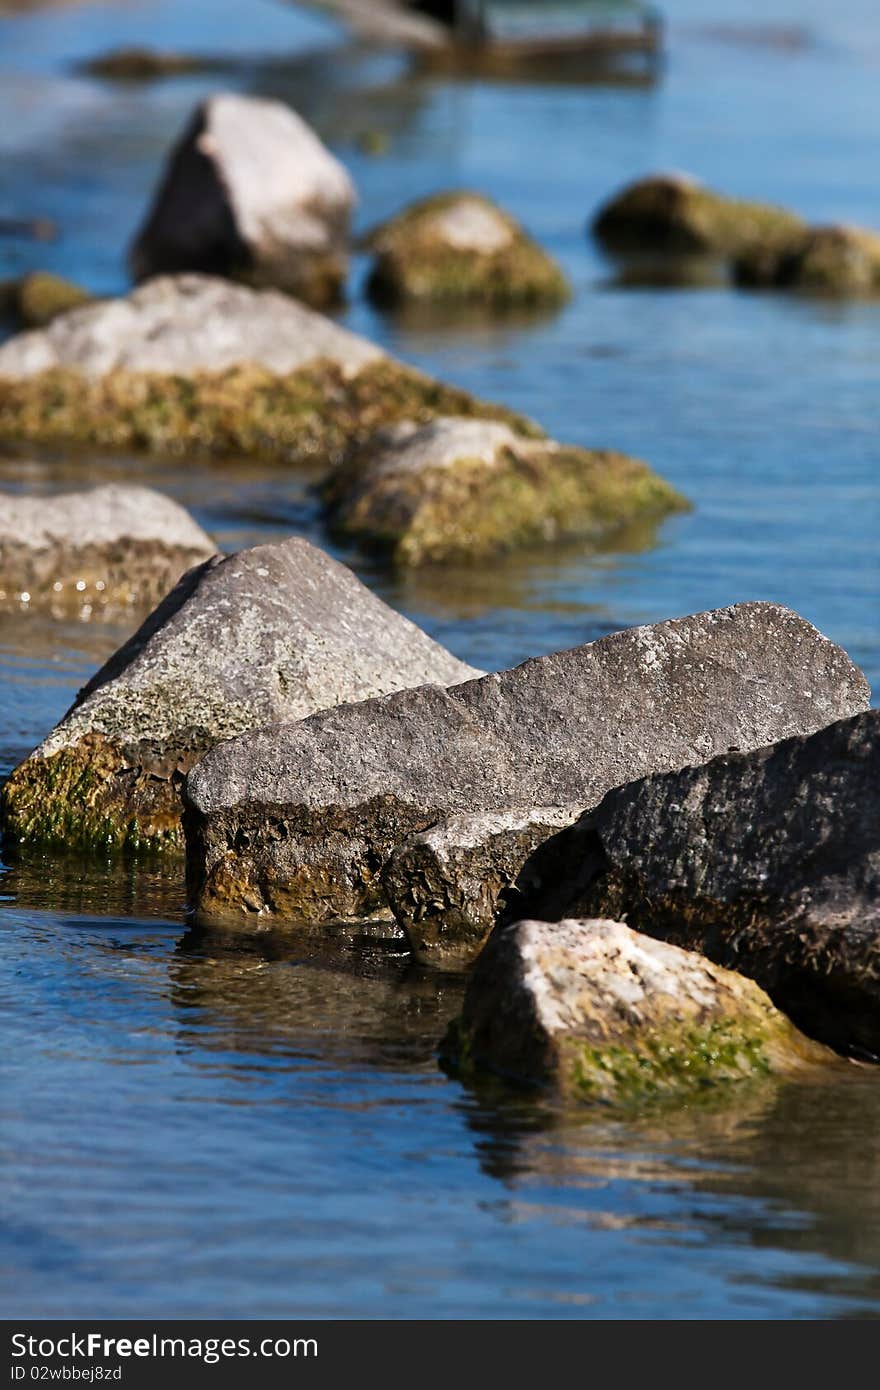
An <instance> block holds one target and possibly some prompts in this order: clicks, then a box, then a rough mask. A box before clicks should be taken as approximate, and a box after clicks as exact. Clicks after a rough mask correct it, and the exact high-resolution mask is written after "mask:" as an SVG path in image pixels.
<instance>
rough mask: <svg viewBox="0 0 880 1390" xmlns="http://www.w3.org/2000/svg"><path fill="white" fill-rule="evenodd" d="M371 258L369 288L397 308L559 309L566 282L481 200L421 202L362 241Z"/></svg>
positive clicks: (474, 196)
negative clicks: (413, 304)
mask: <svg viewBox="0 0 880 1390" xmlns="http://www.w3.org/2000/svg"><path fill="white" fill-rule="evenodd" d="M367 246H368V249H369V250H371V251H372V252H373V254H374V256H375V262H374V265H373V269H372V272H371V274H370V279H369V282H368V289H369V291H370V293H371V294H372V295H373V296H374V298H376V299H378V300H380V301H383V302H390V303H395V302H397V301H401V300H418V301H421V302H430V301H438V302H447V303H448V302H450V301H453V302H462V301H469V302H474V301H480V302H482V303H486V304H491V305H496V306H499V307H503V306H505V305H512V304H529V303H532V304H534V303H561V302H562V301H563V300H564V299H566V298H567V297H568V295H569V286H568V282H567V281H566V279H565V276H564V275H563V273H562V271H561V270H560V268H559V266H558V265H557V264H556V262H555V261H554V260H553V259H552V257H550V256H549V255H548V254H547V252H546V251H543V250H542V249H541V247H540V246H538V245H537V243H536V242H534V241H533V240H532V239H531V237H529V236H528V235H527V233H526V232H525V231H524V230H523V228H522V227H521V226H520V225H519V223H518V222H516V221H515V220H514V218H512V217H510V216H509V215H508V214H507V213H506V212H503V211H502V209H501V208H499V207H497V206H496V204H495V203H493V202H491V201H490V199H488V198H484V197H482V196H481V195H480V194H478V193H468V192H453V193H441V194H435V195H433V196H432V197H430V198H424V199H421V200H420V201H419V202H417V203H413V205H412V206H411V207H409V208H406V209H405V210H404V211H403V212H401V213H398V215H397V216H396V217H392V218H391V220H390V221H388V222H385V223H383V225H382V226H381V227H378V228H376V230H375V231H373V232H372V233H371V234H370V236H369V237H368V239H367Z"/></svg>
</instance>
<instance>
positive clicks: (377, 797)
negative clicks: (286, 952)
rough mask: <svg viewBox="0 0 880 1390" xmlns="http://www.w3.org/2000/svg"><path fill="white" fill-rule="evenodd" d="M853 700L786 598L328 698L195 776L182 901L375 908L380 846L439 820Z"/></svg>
mask: <svg viewBox="0 0 880 1390" xmlns="http://www.w3.org/2000/svg"><path fill="white" fill-rule="evenodd" d="M867 703H868V687H867V683H866V681H865V679H864V677H863V676H862V674H861V672H860V671H858V670H857V668H856V667H855V666H854V665H853V664H852V662H851V661H850V660H849V658H848V657H847V655H846V653H845V652H843V651H841V650H840V648H839V647H835V646H834V645H833V644H832V643H830V642H829V641H827V639H826V638H824V637H822V636H821V634H819V633H818V632H817V631H816V629H815V628H814V627H812V626H811V625H810V624H809V623H807V622H804V620H803V619H802V618H799V617H798V616H797V614H795V613H792V612H790V611H788V610H787V609H784V608H780V607H778V606H777V605H775V604H765V603H746V604H740V605H737V606H736V607H734V608H727V609H720V610H718V611H717V612H713V613H702V614H698V615H696V616H694V617H689V618H679V619H676V620H674V621H672V622H667V623H658V624H657V625H656V626H653V627H642V628H634V629H631V630H630V631H627V632H620V633H616V634H614V635H613V636H611V637H605V638H603V639H602V640H601V641H598V642H594V643H592V644H590V645H588V646H583V647H576V648H574V650H572V651H566V652H558V653H556V654H555V655H553V656H549V657H541V658H538V659H535V660H533V661H527V662H526V663H525V664H524V665H522V666H518V667H516V668H515V669H514V670H511V671H504V672H501V673H500V674H497V675H491V676H486V677H484V678H483V679H482V680H478V681H471V682H468V683H466V684H464V685H461V686H458V687H456V688H455V689H452V690H442V689H439V688H437V687H435V686H424V687H422V688H421V689H419V690H410V691H406V692H404V693H401V694H398V695H391V696H388V697H386V698H385V699H383V700H372V701H367V702H364V703H362V704H358V705H350V706H347V707H346V708H345V709H339V710H332V711H328V712H327V713H324V714H320V715H317V716H314V717H313V718H311V719H308V720H304V721H303V722H302V723H300V724H297V725H286V726H284V727H278V728H272V729H267V730H263V731H261V732H257V733H253V734H248V735H246V736H244V737H242V738H237V739H234V740H231V741H229V742H227V743H225V744H223V745H221V746H219V747H217V748H215V749H213V750H212V752H211V753H210V754H209V755H208V756H207V757H206V758H204V759H203V760H202V761H201V762H200V764H199V765H198V767H197V768H195V769H194V770H193V771H192V773H191V774H190V776H189V779H188V785H187V793H186V796H187V803H188V813H187V817H186V832H187V861H188V862H187V873H188V877H189V881H190V890H191V896H192V898H193V900H194V901H195V902H196V903H197V904H198V906H199V907H200V908H201V909H202V911H203V912H205V913H206V914H213V913H218V914H229V915H232V916H236V917H238V919H239V920H240V919H241V914H247V913H263V914H265V915H270V914H273V913H274V914H278V915H280V916H285V915H286V916H289V917H298V918H306V919H312V920H314V919H321V918H324V919H327V920H330V919H333V918H335V917H342V918H352V917H358V916H369V915H371V914H376V913H383V912H384V913H387V912H388V908H387V903H386V900H385V897H384V892H383V889H382V885H381V870H382V867H383V865H384V864H385V862H386V860H387V859H388V857H389V855H390V854H391V852H392V851H393V850H394V849H396V848H397V846H398V845H400V844H401V843H402V842H403V841H404V840H405V839H406V838H407V837H408V836H410V835H412V834H415V833H417V832H418V831H421V830H426V829H427V828H428V827H429V826H431V825H433V824H434V823H436V822H437V821H439V820H442V819H444V818H445V817H447V816H449V815H461V814H471V813H475V812H477V813H478V812H484V811H500V810H506V809H511V808H514V807H522V806H552V805H568V804H575V803H578V804H581V805H584V806H595V805H596V804H597V803H598V802H599V800H600V799H601V798H602V796H603V795H604V794H605V792H606V791H608V790H609V788H611V787H614V786H619V785H621V784H622V783H624V782H630V781H632V780H633V779H634V778H636V777H641V776H644V775H645V774H646V773H647V772H649V771H659V770H666V769H671V768H676V767H682V766H685V765H687V764H689V763H696V762H704V761H705V760H706V759H707V758H711V757H712V756H713V755H714V754H717V753H720V752H722V751H727V750H728V749H730V748H732V747H733V748H756V747H760V746H761V745H763V744H766V743H769V742H772V740H773V739H776V738H783V737H786V736H787V735H789V734H793V733H802V732H804V731H812V730H814V729H817V728H821V727H822V726H823V725H825V724H827V723H829V722H830V721H831V720H833V719H837V718H840V717H841V716H843V715H847V714H852V713H854V712H855V711H857V710H860V709H863V708H865V706H866V705H867Z"/></svg>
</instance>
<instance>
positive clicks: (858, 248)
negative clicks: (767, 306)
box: [734, 227, 880, 295]
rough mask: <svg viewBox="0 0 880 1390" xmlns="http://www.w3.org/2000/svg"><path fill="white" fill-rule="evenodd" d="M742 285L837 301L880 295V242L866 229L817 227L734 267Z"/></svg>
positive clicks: (743, 258) (748, 254) (753, 253)
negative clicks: (833, 297)
mask: <svg viewBox="0 0 880 1390" xmlns="http://www.w3.org/2000/svg"><path fill="white" fill-rule="evenodd" d="M734 276H735V279H736V281H737V283H738V284H740V285H746V286H749V287H753V288H762V289H763V288H768V289H792V290H800V291H802V292H804V293H813V294H833V295H874V294H880V236H878V235H877V233H876V232H869V231H865V230H864V228H861V227H814V228H811V229H810V230H809V231H806V232H802V233H800V234H799V235H796V236H793V237H790V238H788V240H787V241H785V242H784V243H783V244H782V245H781V246H779V245H775V246H770V247H762V248H755V249H753V250H751V251H750V252H746V253H744V254H743V255H741V256H740V257H739V258H738V259H737V261H736V263H735V265H734Z"/></svg>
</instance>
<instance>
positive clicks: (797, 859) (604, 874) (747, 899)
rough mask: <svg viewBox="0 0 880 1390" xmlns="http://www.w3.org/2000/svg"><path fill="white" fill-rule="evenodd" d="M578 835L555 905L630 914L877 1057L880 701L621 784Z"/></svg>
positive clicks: (828, 1038)
mask: <svg viewBox="0 0 880 1390" xmlns="http://www.w3.org/2000/svg"><path fill="white" fill-rule="evenodd" d="M568 838H569V839H570V846H569V850H568V853H567V859H568V868H567V882H568V886H569V893H568V894H567V895H566V894H565V891H564V888H565V881H566V880H565V877H563V878H562V880H561V882H560V884H559V885H558V888H559V889H560V890H561V891H557V892H555V893H554V898H555V902H554V906H556V905H558V904H560V903H563V904H564V907H563V910H564V911H566V912H582V911H586V912H603V913H604V912H609V913H614V914H615V915H620V914H621V913H626V914H627V915H628V917H629V919H630V920H631V921H633V922H635V923H637V924H638V926H639V929H640V930H642V931H646V932H649V933H650V934H651V935H653V936H658V937H662V938H664V939H668V940H672V941H675V942H677V943H679V944H680V945H683V946H691V947H695V948H698V949H700V950H702V951H704V952H705V954H706V955H707V956H709V957H710V958H711V959H712V960H715V961H718V962H720V963H721V964H722V965H728V966H735V967H736V969H738V970H741V971H743V972H744V973H745V974H748V975H750V976H752V977H753V978H754V979H755V980H757V981H758V983H759V984H760V985H762V986H763V988H764V989H766V990H767V992H768V993H769V994H770V996H771V998H772V999H773V1000H774V1001H775V1003H776V1004H777V1005H778V1006H779V1007H780V1008H782V1009H785V1011H786V1012H787V1013H788V1014H790V1015H791V1017H792V1018H793V1019H794V1021H795V1022H796V1023H797V1024H798V1026H799V1027H801V1028H803V1029H804V1031H805V1032H807V1033H809V1034H810V1035H811V1036H813V1037H816V1038H819V1039H820V1040H821V1041H823V1042H826V1043H829V1044H830V1045H831V1046H833V1047H836V1048H837V1049H838V1050H840V1051H843V1052H850V1053H854V1054H855V1055H861V1056H864V1055H868V1056H870V1057H871V1058H873V1059H878V1058H880V711H878V710H868V711H867V712H865V713H861V714H857V715H856V716H855V717H853V718H850V719H843V720H841V721H840V722H837V723H834V724H832V725H831V726H830V727H829V728H826V729H822V730H821V731H820V732H819V733H814V734H812V736H811V737H798V738H791V739H787V740H785V741H783V742H780V743H777V744H775V745H774V746H772V747H768V748H761V749H759V750H758V751H756V752H750V753H737V754H733V755H729V756H726V757H719V758H716V759H714V760H713V761H711V762H708V763H706V765H705V766H703V767H696V768H686V769H685V770H684V771H683V772H676V773H669V774H666V775H662V776H653V777H648V778H646V779H645V780H643V781H639V782H635V783H633V784H632V785H631V786H628V787H621V788H619V789H617V790H615V791H612V792H610V793H609V794H608V796H607V797H606V798H605V799H604V801H603V802H602V804H601V806H599V808H598V809H597V810H596V811H595V812H594V814H593V815H591V816H588V817H585V818H584V820H583V821H582V822H580V823H579V824H578V826H577V827H575V829H574V830H573V831H571V832H568ZM538 901H540V899H538Z"/></svg>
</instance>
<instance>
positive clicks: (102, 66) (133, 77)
mask: <svg viewBox="0 0 880 1390" xmlns="http://www.w3.org/2000/svg"><path fill="white" fill-rule="evenodd" d="M216 66H217V64H216V62H212V61H211V59H209V58H199V57H197V56H196V55H195V54H192V53H168V52H161V51H160V50H159V49H156V48H143V47H138V46H132V47H131V48H114V49H112V50H111V51H110V52H109V53H101V54H99V55H98V57H97V58H90V59H89V60H88V62H86V63H83V64H81V66H80V70H81V71H82V72H85V73H88V74H89V76H90V77H106V78H109V79H110V80H111V81H114V82H151V81H153V80H154V79H155V78H157V77H183V76H186V75H188V74H191V73H198V72H210V71H211V70H212V69H213V68H215V67H216Z"/></svg>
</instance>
